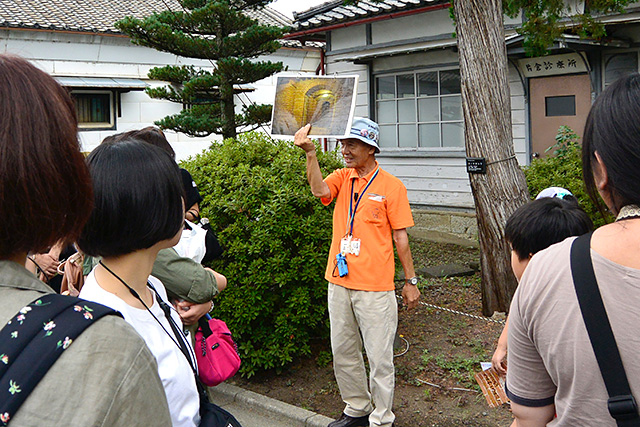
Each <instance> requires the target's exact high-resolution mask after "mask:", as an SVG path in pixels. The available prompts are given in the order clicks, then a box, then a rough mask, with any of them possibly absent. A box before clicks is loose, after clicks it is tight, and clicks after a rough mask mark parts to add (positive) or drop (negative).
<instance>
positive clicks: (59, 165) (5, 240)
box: [0, 54, 92, 259]
mask: <svg viewBox="0 0 640 427" xmlns="http://www.w3.org/2000/svg"><path fill="white" fill-rule="evenodd" d="M0 200H1V202H0V259H6V258H9V257H11V256H13V255H17V254H21V253H23V252H29V251H32V252H42V251H46V250H47V248H48V247H49V246H51V245H53V244H54V243H55V242H56V241H58V240H61V239H65V240H66V241H73V240H75V239H76V237H77V235H78V234H79V232H80V230H81V229H82V226H83V225H84V223H85V222H86V220H87V218H88V217H89V213H90V212H91V201H92V193H91V181H90V178H89V172H88V170H87V166H86V164H85V162H84V156H83V155H82V153H81V152H80V144H79V143H78V129H77V120H76V114H75V107H74V103H73V101H72V100H71V98H70V97H69V94H68V93H67V91H66V90H65V89H63V88H62V87H61V86H60V85H59V84H58V83H57V82H56V81H55V80H54V79H53V78H52V77H51V76H49V75H48V74H46V73H45V72H43V71H41V70H39V69H37V68H36V67H35V66H33V65H31V64H30V63H29V62H28V61H26V60H25V59H23V58H20V57H17V56H12V55H5V54H0Z"/></svg>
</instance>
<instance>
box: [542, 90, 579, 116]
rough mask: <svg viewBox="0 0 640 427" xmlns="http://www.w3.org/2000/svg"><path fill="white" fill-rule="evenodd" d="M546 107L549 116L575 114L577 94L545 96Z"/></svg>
mask: <svg viewBox="0 0 640 427" xmlns="http://www.w3.org/2000/svg"><path fill="white" fill-rule="evenodd" d="M544 108H545V115H546V116H547V117H553V116H575V115H576V97H575V95H567V96H546V97H545V98H544Z"/></svg>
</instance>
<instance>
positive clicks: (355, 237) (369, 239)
mask: <svg viewBox="0 0 640 427" xmlns="http://www.w3.org/2000/svg"><path fill="white" fill-rule="evenodd" d="M310 127H311V125H306V126H304V127H303V128H301V129H300V130H298V132H296V134H295V144H296V145H297V146H298V147H300V148H302V149H303V150H304V151H305V153H306V158H307V180H308V181H309V185H310V187H311V191H312V193H313V195H314V196H316V197H318V198H320V200H321V201H322V203H323V204H324V205H329V204H330V203H331V202H332V201H333V200H334V199H335V200H336V206H335V209H334V213H333V239H332V242H331V249H330V252H329V262H328V264H327V270H326V273H325V278H326V279H327V280H328V281H329V289H328V304H329V319H330V322H331V349H332V352H333V366H334V372H335V376H336V381H337V383H338V387H339V389H340V394H341V396H342V400H343V401H344V402H345V404H346V407H345V409H344V412H343V414H342V416H341V417H340V418H339V419H338V420H337V421H334V422H332V423H330V424H329V427H356V426H386V427H390V426H392V425H393V421H394V419H395V415H394V414H393V411H392V405H393V392H394V386H395V375H394V367H393V341H394V338H395V334H396V329H397V325H398V307H397V301H396V295H395V286H394V281H393V279H394V274H395V264H394V255H393V243H394V242H395V245H396V249H397V252H398V258H399V259H400V263H401V264H402V268H403V269H404V274H405V277H406V278H407V280H406V283H405V286H404V288H403V290H402V297H403V300H404V302H405V304H407V306H408V308H409V309H412V308H414V307H416V306H417V304H418V299H419V298H420V291H419V290H418V287H417V283H418V279H417V277H416V276H415V271H414V268H413V259H412V257H411V250H410V248H409V239H408V236H407V230H406V228H407V227H411V226H413V217H412V215H411V208H410V207H409V200H408V198H407V190H406V188H405V186H404V185H403V184H402V182H400V180H399V179H398V178H396V177H394V176H393V175H391V174H390V173H388V172H386V171H384V170H382V169H381V168H380V166H379V164H378V162H377V161H376V159H375V154H376V153H379V152H380V147H379V145H378V139H379V135H380V132H379V129H378V125H377V124H376V123H375V122H373V121H371V120H369V119H365V118H359V117H355V118H354V119H353V124H352V127H351V130H350V133H349V135H348V137H346V138H344V139H341V140H340V142H341V145H342V156H343V158H344V161H345V164H346V168H343V169H338V170H336V171H335V172H333V173H332V174H330V175H329V176H328V177H327V178H326V179H324V180H323V179H322V172H321V171H320V166H319V164H318V160H317V157H316V151H315V145H314V144H313V142H312V141H311V140H310V139H309V138H308V136H307V135H308V133H309V129H310ZM363 344H364V348H365V351H366V353H367V359H368V361H369V367H370V376H371V378H370V381H369V383H370V385H371V389H370V390H369V387H368V385H367V374H366V370H365V365H364V360H363V357H362V347H363Z"/></svg>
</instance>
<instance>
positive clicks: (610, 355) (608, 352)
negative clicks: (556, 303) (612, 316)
mask: <svg viewBox="0 0 640 427" xmlns="http://www.w3.org/2000/svg"><path fill="white" fill-rule="evenodd" d="M592 234H593V233H588V234H585V235H582V236H580V237H578V238H577V239H576V240H574V242H573V244H572V245H571V274H572V276H573V284H574V286H575V289H576V295H577V297H578V303H579V305H580V311H581V312H582V318H583V319H584V324H585V326H586V328H587V333H588V334H589V340H590V341H591V346H592V347H593V352H594V353H595V356H596V360H597V361H598V366H599V368H600V373H601V374H602V379H603V380H604V384H605V386H606V388H607V393H608V394H609V401H608V404H607V405H608V409H609V414H611V416H612V417H613V418H615V420H616V422H617V424H618V426H637V425H638V424H639V423H640V417H639V416H638V405H637V404H636V401H635V399H634V397H633V395H632V394H631V388H630V386H629V381H628V380H627V375H626V374H625V371H624V366H623V365H622V359H621V358H620V352H619V351H618V345H617V344H616V339H615V336H614V335H613V331H612V330H611V323H609V317H608V316H607V312H606V310H605V308H604V303H603V302H602V296H601V295H600V289H599V288H598V282H597V281H596V276H595V273H594V271H593V262H592V261H591V235H592Z"/></svg>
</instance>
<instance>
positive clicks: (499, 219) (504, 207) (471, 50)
mask: <svg viewBox="0 0 640 427" xmlns="http://www.w3.org/2000/svg"><path fill="white" fill-rule="evenodd" d="M452 3H453V5H454V13H455V17H456V31H457V37H458V51H459V56H460V74H461V78H462V109H463V113H464V125H465V145H466V151H467V156H468V157H483V158H485V159H486V162H487V173H486V174H469V181H470V183H471V190H472V192H473V199H474V202H475V206H476V217H477V221H478V234H479V238H480V253H481V255H480V265H481V268H482V313H483V314H484V315H485V316H490V315H492V314H493V312H494V311H508V309H509V303H510V302H511V297H512V296H513V293H514V292H515V289H516V286H517V282H516V279H515V277H514V275H513V272H512V271H511V263H510V259H511V258H510V247H509V245H508V244H507V242H506V241H505V239H504V226H505V223H506V221H507V218H509V216H510V215H511V214H512V213H513V211H514V210H515V209H516V208H517V207H519V206H520V205H522V204H524V203H526V202H527V201H528V200H529V197H528V190H527V185H526V181H525V177H524V173H523V172H522V170H521V169H520V166H519V165H518V161H517V160H516V158H515V152H514V149H513V139H512V133H511V101H510V95H509V80H508V77H507V74H508V66H507V49H506V45H505V41H504V21H503V14H502V1H501V0H455V1H454V2H452Z"/></svg>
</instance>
